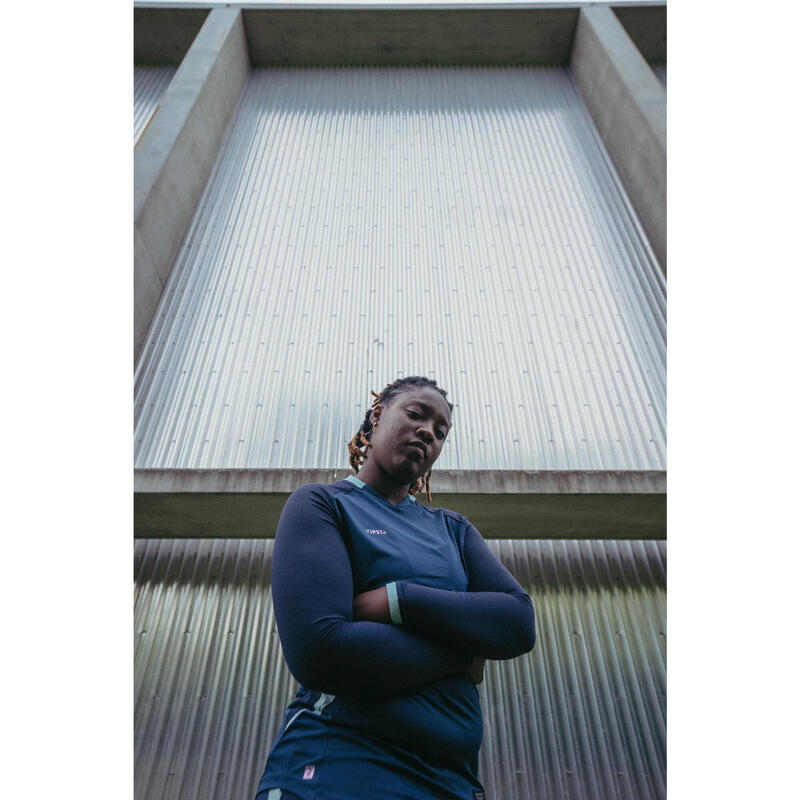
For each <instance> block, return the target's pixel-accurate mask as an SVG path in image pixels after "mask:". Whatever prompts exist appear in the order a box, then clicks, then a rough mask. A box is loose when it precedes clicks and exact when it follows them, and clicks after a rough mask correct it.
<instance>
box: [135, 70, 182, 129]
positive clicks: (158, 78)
mask: <svg viewBox="0 0 800 800" xmlns="http://www.w3.org/2000/svg"><path fill="white" fill-rule="evenodd" d="M177 69H178V68H177V67H136V66H135V67H134V68H133V143H134V145H136V143H137V142H138V141H139V137H140V136H141V135H142V134H143V133H144V130H145V128H146V127H147V124H148V123H149V122H150V119H151V118H152V116H153V114H155V113H156V109H157V108H158V106H159V104H160V103H161V98H162V97H163V96H164V92H166V91H167V87H168V86H169V83H170V81H171V80H172V76H173V75H174V74H175V73H176V71H177Z"/></svg>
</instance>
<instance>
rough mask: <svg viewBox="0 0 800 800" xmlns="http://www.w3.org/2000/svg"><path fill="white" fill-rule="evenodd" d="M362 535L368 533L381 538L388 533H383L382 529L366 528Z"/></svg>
mask: <svg viewBox="0 0 800 800" xmlns="http://www.w3.org/2000/svg"><path fill="white" fill-rule="evenodd" d="M364 533H369V534H372V535H373V536H383V535H385V534H387V533H389V531H385V530H384V529H383V528H367V529H366V530H365V531H364Z"/></svg>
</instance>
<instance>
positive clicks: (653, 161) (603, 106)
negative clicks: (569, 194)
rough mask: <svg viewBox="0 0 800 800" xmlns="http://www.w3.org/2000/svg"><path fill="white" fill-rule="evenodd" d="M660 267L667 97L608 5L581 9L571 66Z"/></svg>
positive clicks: (664, 223)
mask: <svg viewBox="0 0 800 800" xmlns="http://www.w3.org/2000/svg"><path fill="white" fill-rule="evenodd" d="M570 67H571V69H572V74H573V76H574V77H575V82H576V83H577V84H578V88H579V89H580V91H581V94H582V95H583V97H584V99H585V100H586V104H587V105H588V107H589V111H590V112H591V114H592V118H593V119H594V122H595V125H596V126H597V129H598V131H599V132H600V136H601V137H602V139H603V142H604V144H605V146H606V149H607V150H608V152H609V155H610V156H611V158H612V160H613V161H614V165H615V166H616V168H617V172H618V173H619V176H620V178H621V180H622V182H623V184H624V186H625V189H626V191H627V193H628V196H629V197H630V200H631V202H632V203H633V206H634V208H635V209H636V213H637V214H638V216H639V219H640V220H641V222H642V225H643V226H644V229H645V231H646V233H647V236H648V239H649V241H650V245H651V246H652V248H653V251H654V252H655V254H656V257H657V258H658V260H659V262H660V263H661V267H662V269H663V270H664V271H665V272H666V263H667V95H666V92H665V90H664V87H663V86H662V85H661V83H660V82H659V80H658V78H656V76H655V75H654V73H653V71H652V70H651V69H650V67H649V66H648V64H647V62H646V61H645V59H644V57H643V56H642V54H641V53H640V52H639V50H638V49H637V48H636V46H635V45H634V43H633V41H632V40H631V38H630V36H629V35H628V34H627V32H626V31H625V29H624V28H623V26H622V24H621V23H620V21H619V20H618V19H617V17H616V16H615V14H614V12H613V11H612V10H611V9H610V8H609V7H607V6H593V7H586V8H582V9H581V12H580V17H579V19H578V27H577V31H576V33H575V44H574V46H573V49H572V59H571V62H570Z"/></svg>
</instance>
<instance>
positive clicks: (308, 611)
mask: <svg viewBox="0 0 800 800" xmlns="http://www.w3.org/2000/svg"><path fill="white" fill-rule="evenodd" d="M381 586H386V587H387V591H388V594H389V598H390V606H391V610H392V619H393V622H394V623H396V624H392V625H388V624H382V623H375V622H355V621H354V620H353V597H354V596H355V595H356V594H360V593H361V592H365V591H368V590H370V589H376V588H378V587H381ZM272 594H273V604H274V609H275V617H276V621H277V625H278V633H279V635H280V639H281V643H282V645H283V651H284V656H285V658H286V662H287V664H288V666H289V669H290V671H291V673H292V674H293V675H294V676H295V678H297V680H298V681H299V683H300V684H301V686H300V689H299V691H298V693H297V696H296V698H295V700H294V701H293V702H292V703H291V704H290V706H289V708H288V709H287V711H286V714H285V716H284V720H283V724H282V725H281V729H280V731H279V733H278V736H277V738H276V740H275V743H274V744H273V747H272V749H271V751H270V754H269V757H268V760H267V768H266V770H265V773H264V776H263V778H262V780H261V783H260V785H259V795H258V797H259V798H267V797H269V800H273V798H275V797H278V796H279V795H278V794H276V793H275V792H274V791H273V790H276V789H281V790H283V791H284V793H285V794H284V797H289V796H290V794H289V793H291V794H294V795H296V796H298V797H301V798H303V799H304V800H306V798H308V799H309V800H311V799H312V798H313V800H357V799H358V798H363V799H364V800H368V799H369V800H372V798H376V797H380V798H398V800H400V799H401V798H402V800H412V799H413V798H426V799H427V798H439V797H441V798H467V800H473V799H474V798H479V797H482V792H483V790H482V788H481V785H480V783H479V782H478V780H477V776H476V772H477V754H478V749H479V748H480V743H481V738H482V719H481V711H480V703H479V700H478V692H477V690H476V688H475V686H474V685H473V683H472V681H471V680H470V678H469V677H468V675H467V674H466V672H465V670H466V668H467V667H468V666H469V664H470V662H471V661H472V659H473V657H475V656H478V657H482V658H489V659H498V658H512V657H514V656H517V655H520V654H521V653H524V652H527V651H528V650H530V649H531V648H532V647H533V644H534V639H535V632H534V615H533V606H532V604H531V601H530V598H529V597H528V595H527V594H526V593H525V592H524V591H523V589H522V588H521V587H520V585H519V584H518V583H517V581H516V580H515V579H514V578H513V576H512V575H511V574H510V573H509V572H508V570H507V569H506V568H505V567H504V566H503V565H502V564H501V563H500V562H499V561H498V560H497V559H496V558H495V556H494V555H493V554H492V552H491V551H490V550H489V548H488V547H487V546H486V543H485V542H484V541H483V539H482V538H481V536H480V534H479V533H478V531H477V530H476V529H475V528H474V527H473V526H472V525H471V524H470V522H469V521H468V520H467V519H465V518H464V517H463V516H461V515H460V514H456V513H454V512H452V511H448V510H446V509H440V508H437V509H433V508H427V507H425V506H421V505H418V504H417V503H416V502H415V501H414V500H413V498H411V497H410V496H409V497H407V498H405V499H404V500H403V501H402V502H401V503H399V504H397V505H393V504H392V503H390V502H388V501H387V500H386V499H385V498H384V497H383V496H382V495H381V494H380V493H378V492H376V491H375V490H374V489H372V488H371V487H369V486H368V485H367V484H365V483H363V482H362V481H360V480H359V479H358V478H355V477H351V478H349V479H348V480H345V481H339V482H338V483H334V484H330V485H322V484H309V485H308V486H303V487H302V488H300V489H298V490H297V491H296V492H294V493H293V494H292V496H291V497H290V498H289V500H288V501H287V503H286V506H285V507H284V510H283V513H282V514H281V519H280V522H279V524H278V530H277V532H276V535H275V547H274V551H273V563H272ZM270 791H273V794H272V795H271V796H270V794H269V792H270Z"/></svg>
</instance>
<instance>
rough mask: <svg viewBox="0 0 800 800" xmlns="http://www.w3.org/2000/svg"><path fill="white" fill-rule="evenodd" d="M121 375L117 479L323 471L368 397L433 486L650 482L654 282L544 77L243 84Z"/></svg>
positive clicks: (603, 173)
mask: <svg viewBox="0 0 800 800" xmlns="http://www.w3.org/2000/svg"><path fill="white" fill-rule="evenodd" d="M142 353H143V354H142V357H141V359H140V362H139V364H138V368H137V372H136V465H137V466H140V467H173V468H286V467H294V468H312V467H325V468H340V467H341V468H343V467H346V466H347V453H346V448H345V444H346V442H347V441H348V440H349V439H350V437H351V436H352V434H353V433H354V431H355V429H356V428H357V426H358V424H359V423H360V421H361V419H362V418H363V414H364V408H365V405H364V404H365V402H366V401H367V400H368V399H369V390H370V389H372V388H375V389H379V388H381V387H382V385H383V384H384V383H385V382H386V381H388V380H393V379H394V378H395V377H397V376H400V375H410V374H425V375H429V376H432V377H435V378H436V379H437V380H438V381H439V382H440V384H441V385H443V386H444V387H445V388H447V389H448V391H449V392H450V395H451V397H452V398H453V400H454V402H455V404H456V411H455V415H454V428H453V433H452V436H451V437H449V438H448V442H447V444H446V445H445V448H444V451H443V453H442V456H441V458H440V461H439V466H440V467H441V468H442V469H564V470H570V469H589V470H595V469H663V468H664V462H665V286H664V280H663V276H662V273H661V271H660V269H659V268H658V266H657V264H656V261H655V259H654V257H653V256H652V253H651V251H650V250H649V247H648V246H647V244H646V242H645V240H644V237H643V234H642V231H641V229H640V227H639V225H638V223H637V221H636V218H635V216H634V214H633V212H632V211H631V208H630V206H629V204H628V202H627V200H626V197H625V195H624V193H623V191H622V188H621V186H620V184H619V181H618V179H617V177H616V174H615V172H614V170H613V168H612V166H611V165H610V162H609V159H608V157H607V155H606V153H605V151H604V149H603V147H602V145H601V143H600V141H599V139H598V136H597V133H596V130H595V128H594V126H593V124H592V122H591V119H590V117H589V114H588V112H587V110H586V107H585V105H584V103H583V101H582V99H581V97H580V96H579V94H578V92H577V89H576V88H575V85H574V83H573V81H572V78H571V75H570V73H569V71H568V70H567V69H566V68H482V69H466V68H464V69H458V68H453V69H442V68H438V69H434V68H411V67H408V68H384V69H355V68H354V69H286V68H284V69H258V70H254V71H253V72H252V73H251V76H250V79H249V82H248V84H247V86H246V87H245V90H244V92H243V96H242V98H241V100H240V104H239V107H238V109H237V112H236V113H235V117H234V120H233V121H232V125H231V128H230V129H229V136H228V138H227V140H226V142H225V143H224V144H223V147H222V149H221V153H220V156H219V159H218V161H217V163H216V166H215V168H214V172H213V174H212V177H211V179H210V180H209V183H208V186H207V187H206V191H205V194H204V196H203V198H202V200H201V202H200V205H199V208H198V211H197V213H196V215H195V218H194V221H193V222H192V225H191V228H190V230H189V232H188V234H187V237H186V240H185V241H184V244H183V245H182V248H181V250H180V253H179V256H178V259H177V261H176V264H175V268H174V269H173V271H172V275H171V277H170V280H169V282H168V285H167V288H166V290H165V292H164V294H163V297H162V301H161V304H160V306H159V309H158V311H157V313H156V316H155V319H154V323H153V325H152V327H151V330H150V332H149V335H148V339H147V341H146V343H145V346H144V348H143V351H142Z"/></svg>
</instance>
